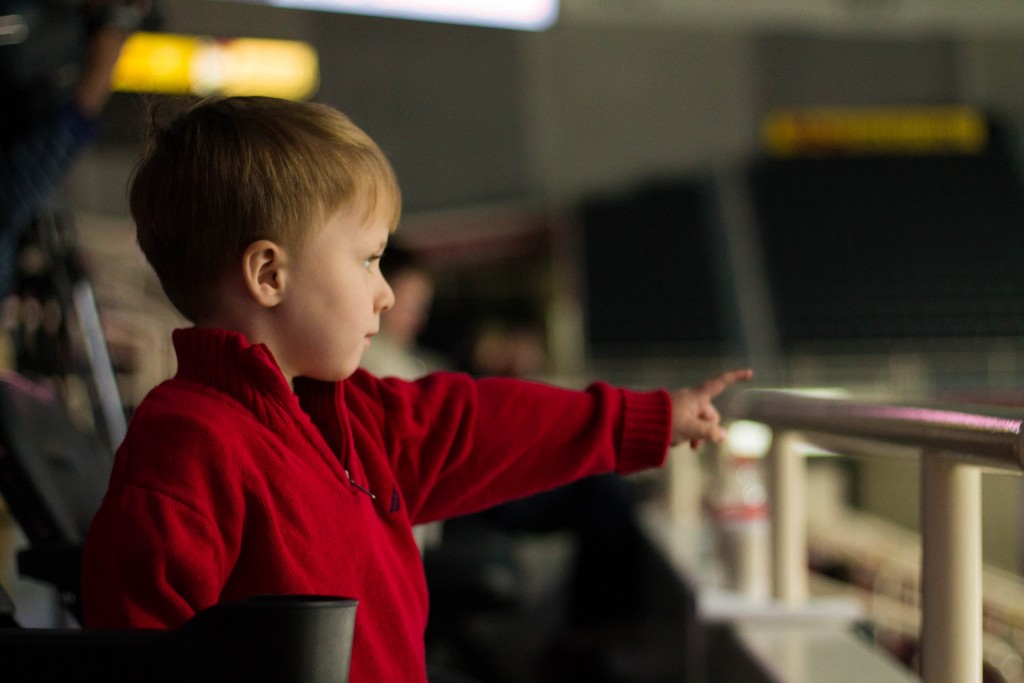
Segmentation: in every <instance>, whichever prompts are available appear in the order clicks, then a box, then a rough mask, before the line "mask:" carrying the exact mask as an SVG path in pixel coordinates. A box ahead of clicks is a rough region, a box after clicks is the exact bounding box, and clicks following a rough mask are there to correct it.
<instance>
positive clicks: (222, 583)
mask: <svg viewBox="0 0 1024 683" xmlns="http://www.w3.org/2000/svg"><path fill="white" fill-rule="evenodd" d="M174 344H175V349H176V351H177V354H178V372H177V374H176V375H175V377H174V378H173V379H170V380H168V381H167V382H164V383H163V384H161V385H160V386H158V387H157V388H155V389H154V390H153V391H152V392H151V393H150V394H149V395H148V396H147V397H146V399H145V400H144V401H143V402H142V404H141V405H140V406H139V407H138V409H137V411H136V413H135V415H134V416H133V418H132V422H131V425H130V426H129V429H128V434H127V436H126V438H125V441H124V443H123V444H122V446H121V448H120V449H118V452H117V458H116V462H115V464H114V470H113V473H112V475H111V479H110V488H109V491H108V492H107V495H106V497H105V498H104V501H103V505H102V507H101V508H100V510H99V512H98V513H97V515H96V518H95V520H94V521H93V523H92V527H91V529H90V531H89V535H88V539H87V541H86V547H85V558H84V563H83V577H82V580H83V601H84V608H85V619H86V625H87V626H88V627H90V628H125V627H157V628H173V627H177V626H179V625H181V624H182V623H184V622H185V621H187V620H188V619H189V618H190V617H191V616H192V615H193V614H195V613H196V611H198V610H201V609H204V608H206V607H209V606H211V605H214V604H215V603H219V602H222V601H230V600H236V599H239V598H242V597H245V596H249V595H254V594H265V593H293V594H319V595H338V596H346V597H353V598H357V599H358V600H359V608H358V610H357V612H356V614H357V616H356V628H355V640H354V642H353V654H352V669H351V677H350V680H351V681H353V683H360V682H368V681H373V682H388V681H396V682H402V683H406V682H415V681H425V680H426V674H425V664H424V660H425V657H424V646H423V634H424V629H425V627H426V620H427V587H426V582H425V579H424V575H423V567H422V563H421V561H420V555H419V551H418V549H417V547H416V544H415V542H414V540H413V536H412V532H411V524H413V523H420V522H429V521H432V520H437V519H443V518H447V517H452V516H456V515H461V514H465V513H469V512H473V511H477V510H480V509H482V508H485V507H489V506H491V505H494V504H496V503H499V502H503V501H506V500H509V499H512V498H516V497H521V496H524V495H527V494H530V493H534V492H537V491H541V490H544V489H547V488H551V487H554V486H558V485H560V484H564V483H567V482H569V481H573V480H575V479H578V478H580V477H582V476H586V475H591V474H598V473H602V472H609V471H617V472H620V473H628V472H633V471H636V470H639V469H643V468H646V467H652V466H657V465H660V464H661V462H662V461H663V458H664V456H665V453H666V450H667V445H668V438H669V424H670V404H669V400H668V396H667V394H666V393H664V392H649V393H640V392H634V391H628V390H623V389H615V388H612V387H610V386H607V385H604V384H595V385H593V386H591V387H590V388H588V389H587V390H586V391H570V390H565V389H559V388H555V387H551V386H547V385H543V384H538V383H530V382H524V381H517V380H506V379H483V380H474V379H471V378H470V377H468V376H466V375H461V374H454V373H444V374H435V375H431V376H428V377H426V378H424V379H422V380H420V381H417V382H404V381H400V380H394V379H378V378H376V377H374V376H372V375H370V374H368V373H365V372H362V371H359V372H357V373H356V374H355V375H353V376H352V377H351V378H349V379H348V380H345V381H344V382H339V383H326V382H316V381H312V380H305V379H299V380H297V381H296V382H295V391H294V392H293V391H292V389H291V387H289V386H288V383H287V382H286V380H285V379H284V376H283V375H282V374H281V372H280V370H279V369H278V366H277V364H276V362H275V361H274V359H273V357H272V355H271V354H270V352H269V350H268V349H267V348H266V347H265V346H262V345H250V344H249V343H248V342H247V341H246V340H245V339H244V338H243V337H242V336H240V335H237V334H234V333H229V332H224V331H211V330H195V329H191V330H178V331H176V332H175V333H174ZM346 469H347V470H348V472H349V474H351V481H354V482H355V484H356V485H358V486H354V485H353V484H352V483H351V482H350V479H349V476H348V475H347V474H346ZM359 487H362V488H363V489H366V490H367V491H369V492H371V493H373V495H374V496H375V497H374V498H371V497H370V496H369V495H367V493H365V492H363V491H362V490H360V488H359Z"/></svg>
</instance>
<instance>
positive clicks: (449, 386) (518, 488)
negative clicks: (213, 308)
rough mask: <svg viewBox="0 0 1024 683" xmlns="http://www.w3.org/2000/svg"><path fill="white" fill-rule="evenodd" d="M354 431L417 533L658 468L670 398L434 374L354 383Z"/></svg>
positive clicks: (362, 376)
mask: <svg viewBox="0 0 1024 683" xmlns="http://www.w3.org/2000/svg"><path fill="white" fill-rule="evenodd" d="M350 387H352V390H350V391H348V392H347V400H348V404H349V409H350V410H352V411H353V414H354V415H355V417H356V418H357V421H363V420H368V421H370V422H374V423H376V424H378V425H380V429H381V434H380V438H381V439H382V440H383V447H384V448H385V452H386V454H387V457H388V458H390V459H391V465H392V469H393V471H394V472H395V473H396V474H395V476H396V477H397V479H398V485H399V486H400V487H401V488H402V491H403V494H404V496H405V499H406V502H407V504H408V506H409V511H410V514H411V516H412V519H413V521H414V523H420V522H426V521H432V520H436V519H444V518H448V517H452V516H456V515H461V514H467V513H469V512H474V511H477V510H481V509H483V508H486V507H490V506H492V505H495V504H497V503H501V502H504V501H507V500H512V499H514V498H520V497H523V496H526V495H529V494H532V493H537V492H540V491H543V490H547V489H550V488H554V487H556V486H559V485H562V484H566V483H569V482H571V481H575V480H577V479H580V478H582V477H585V476H589V475H594V474H602V473H606V472H613V471H614V472H618V473H620V474H627V473H630V472H635V471H638V470H641V469H644V468H648V467H656V466H660V465H661V464H662V462H663V461H664V458H665V454H666V453H667V450H668V445H669V432H670V422H671V406H670V401H669V397H668V394H667V392H664V391H653V392H637V391H631V390H627V389H619V388H614V387H611V386H609V385H607V384H604V383H597V384H593V385H591V386H590V387H588V388H587V389H586V390H585V391H577V390H570V389H563V388H559V387H554V386H550V385H547V384H542V383H537V382H528V381H523V380H516V379H505V378H490V379H480V380H475V379H472V378H470V377H469V376H468V375H463V374H457V373H436V374H433V375H429V376H427V377H425V378H423V379H421V380H418V381H416V382H403V381H401V380H397V379H391V378H389V379H384V380H379V379H376V378H374V377H372V376H370V375H368V374H366V373H362V372H360V373H357V374H356V375H355V376H353V378H352V380H350Z"/></svg>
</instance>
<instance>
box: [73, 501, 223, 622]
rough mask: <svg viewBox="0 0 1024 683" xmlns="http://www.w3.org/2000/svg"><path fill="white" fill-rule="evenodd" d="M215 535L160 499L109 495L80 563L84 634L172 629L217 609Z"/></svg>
mask: <svg viewBox="0 0 1024 683" xmlns="http://www.w3.org/2000/svg"><path fill="white" fill-rule="evenodd" d="M223 558H224V552H223V543H222V541H221V535H220V534H219V533H218V532H217V528H216V526H214V525H213V524H212V523H211V522H210V520H208V519H207V518H206V517H205V516H204V515H202V514H200V513H199V512H197V511H196V510H193V509H192V508H190V507H188V506H186V505H183V504H182V503H181V502H179V501H176V500H174V499H173V498H170V497H168V496H167V495H166V494H164V493H161V492H158V491H153V490H146V489H144V488H140V487H138V486H134V485H129V486H126V487H123V488H121V489H119V490H113V491H111V492H110V493H109V494H108V496H107V500H106V501H105V502H104V504H103V506H102V507H101V508H100V510H99V512H98V513H97V515H96V518H95V519H94V520H93V524H92V527H91V528H90V533H89V538H88V542H87V543H86V546H85V556H84V558H83V562H82V596H83V608H84V611H85V622H86V623H85V626H87V627H88V628H177V627H178V626H180V625H182V624H183V623H185V622H186V621H188V620H189V619H190V618H191V617H192V616H193V615H194V614H195V613H196V612H198V611H199V610H202V609H204V608H206V607H209V606H211V605H213V604H215V603H216V602H217V599H218V597H219V588H220V586H222V585H223V583H224V579H225V577H226V572H225V569H224V559H223Z"/></svg>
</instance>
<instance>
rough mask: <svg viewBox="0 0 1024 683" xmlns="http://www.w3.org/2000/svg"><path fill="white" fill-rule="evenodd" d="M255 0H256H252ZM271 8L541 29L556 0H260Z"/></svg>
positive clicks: (554, 13) (552, 15)
mask: <svg viewBox="0 0 1024 683" xmlns="http://www.w3.org/2000/svg"><path fill="white" fill-rule="evenodd" d="M256 1H259V0H256ZM263 1H264V2H266V4H269V5H273V6H275V7H292V8H296V9H311V10H319V11H323V12H346V13H351V14H368V15H373V16H378V17H393V18H398V19H419V20H423V21H439V22H445V23H451V24H472V25H475V26H492V27H497V28H511V29H520V30H525V31H543V30H544V29H546V28H549V27H550V26H551V25H552V24H553V23H555V19H556V18H557V17H558V0H263Z"/></svg>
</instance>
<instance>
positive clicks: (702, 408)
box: [672, 369, 754, 448]
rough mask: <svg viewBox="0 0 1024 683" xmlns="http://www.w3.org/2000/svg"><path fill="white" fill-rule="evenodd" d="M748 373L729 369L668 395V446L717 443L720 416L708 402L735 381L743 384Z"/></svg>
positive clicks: (750, 373)
mask: <svg viewBox="0 0 1024 683" xmlns="http://www.w3.org/2000/svg"><path fill="white" fill-rule="evenodd" d="M753 376H754V373H753V371H752V370H746V369H745V370H733V371H731V372H723V373H722V374H721V375H717V376H715V377H712V378H711V379H709V380H706V381H705V382H703V383H702V384H700V385H699V386H697V387H694V388H686V389H679V390H678V391H676V392H675V393H673V394H672V445H673V446H677V445H679V444H681V443H683V442H684V441H689V442H690V446H692V447H693V448H697V447H698V446H700V445H701V444H702V443H704V441H705V440H710V441H713V442H715V443H721V442H722V441H724V440H725V431H724V430H723V429H722V428H721V426H719V424H718V422H719V419H720V416H719V414H718V411H717V410H715V406H714V405H712V403H711V401H712V400H714V398H715V397H716V396H718V395H719V394H721V393H722V392H723V391H725V390H726V389H727V388H728V387H729V386H730V385H732V384H735V383H736V382H746V381H747V380H749V379H750V378H751V377H753Z"/></svg>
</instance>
